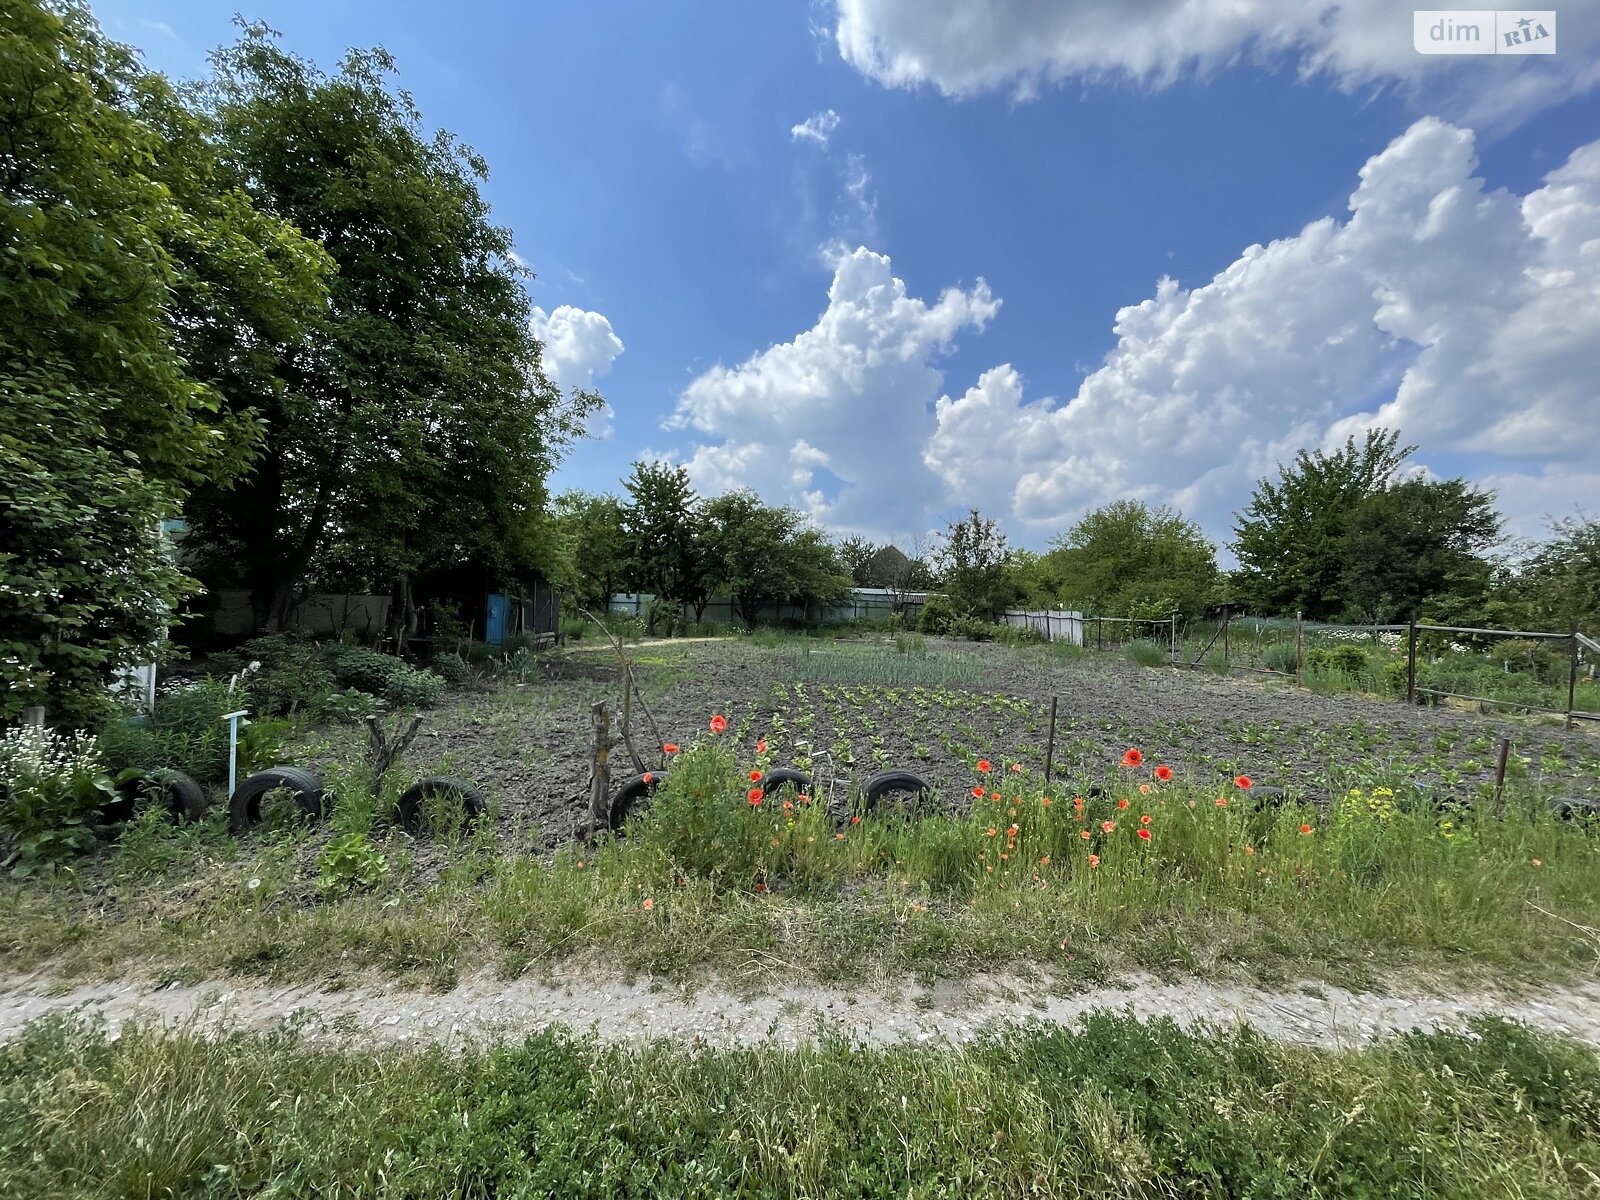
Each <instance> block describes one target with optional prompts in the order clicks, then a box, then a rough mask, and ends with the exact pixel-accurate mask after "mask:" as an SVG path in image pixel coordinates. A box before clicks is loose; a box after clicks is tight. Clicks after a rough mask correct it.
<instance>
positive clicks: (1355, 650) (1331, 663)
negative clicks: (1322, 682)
mask: <svg viewBox="0 0 1600 1200" xmlns="http://www.w3.org/2000/svg"><path fill="white" fill-rule="evenodd" d="M1306 666H1307V667H1310V668H1312V669H1313V670H1317V671H1323V672H1332V671H1338V672H1341V673H1343V674H1345V675H1355V676H1359V675H1362V674H1363V673H1365V671H1366V669H1367V652H1366V651H1365V650H1363V649H1362V648H1361V647H1360V646H1351V645H1342V646H1317V647H1315V648H1314V649H1311V650H1307V651H1306Z"/></svg>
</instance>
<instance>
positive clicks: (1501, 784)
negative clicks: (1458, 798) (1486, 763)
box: [1494, 737, 1511, 820]
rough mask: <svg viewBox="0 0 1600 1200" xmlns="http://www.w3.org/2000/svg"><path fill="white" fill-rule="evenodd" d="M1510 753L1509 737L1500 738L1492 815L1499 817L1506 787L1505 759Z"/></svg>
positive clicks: (1495, 769) (1495, 770) (1495, 766)
mask: <svg viewBox="0 0 1600 1200" xmlns="http://www.w3.org/2000/svg"><path fill="white" fill-rule="evenodd" d="M1510 754H1511V739H1510V738H1505V737H1503V738H1501V739H1500V757H1499V759H1498V761H1496V763H1495V765H1494V815H1495V818H1496V819H1497V820H1498V819H1499V817H1500V805H1501V798H1502V795H1503V793H1504V792H1505V787H1506V759H1507V758H1508V757H1509V756H1510Z"/></svg>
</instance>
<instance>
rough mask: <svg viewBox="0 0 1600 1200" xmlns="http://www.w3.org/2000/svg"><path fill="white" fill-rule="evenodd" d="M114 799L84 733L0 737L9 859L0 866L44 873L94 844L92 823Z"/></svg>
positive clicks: (28, 729) (2, 822)
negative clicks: (9, 847)
mask: <svg viewBox="0 0 1600 1200" xmlns="http://www.w3.org/2000/svg"><path fill="white" fill-rule="evenodd" d="M115 795H116V789H115V787H113V785H112V783H111V779H110V777H109V776H108V775H107V774H106V773H105V771H104V770H103V769H102V762H101V758H100V751H99V747H98V746H97V745H96V744H95V739H94V738H93V737H91V736H89V735H88V734H84V733H73V734H61V733H56V732H54V731H53V730H49V729H45V728H43V727H42V726H37V725H24V726H21V727H19V728H13V729H8V730H6V732H5V734H4V736H3V737H0V828H3V829H4V830H5V832H6V833H7V834H8V835H9V836H10V840H11V843H12V849H11V853H10V855H9V856H8V857H7V858H6V859H5V861H4V863H0V866H8V867H10V868H11V873H12V874H13V875H17V876H26V875H33V874H36V873H40V872H49V871H52V870H54V869H55V868H56V867H57V866H58V865H60V864H61V863H63V862H65V861H67V860H68V859H70V858H72V857H74V856H75V855H78V854H82V853H83V852H85V851H86V850H89V849H90V848H92V847H93V846H94V841H95V836H94V822H95V818H96V817H97V816H98V815H99V813H100V809H101V808H102V807H104V805H105V803H106V801H107V800H109V799H111V798H112V797H114V796H115Z"/></svg>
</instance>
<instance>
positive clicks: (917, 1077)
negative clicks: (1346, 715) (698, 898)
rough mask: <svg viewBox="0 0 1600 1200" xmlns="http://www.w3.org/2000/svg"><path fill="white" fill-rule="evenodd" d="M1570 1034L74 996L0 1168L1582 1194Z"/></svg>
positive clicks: (157, 1187) (400, 1179) (1034, 1190)
mask: <svg viewBox="0 0 1600 1200" xmlns="http://www.w3.org/2000/svg"><path fill="white" fill-rule="evenodd" d="M1597 1120H1600V1067H1597V1065H1596V1061H1595V1057H1594V1055H1593V1054H1592V1053H1591V1052H1589V1051H1588V1050H1586V1049H1584V1048H1582V1047H1579V1046H1576V1045H1573V1044H1569V1043H1564V1042H1560V1041H1557V1040H1554V1039H1552V1038H1548V1037H1544V1036H1540V1035H1538V1034H1535V1033H1532V1032H1530V1031H1528V1030H1526V1029H1524V1028H1522V1027H1519V1026H1515V1025H1510V1024H1506V1023H1502V1022H1497V1021H1488V1020H1480V1021H1476V1022H1474V1023H1473V1024H1472V1026H1471V1027H1470V1029H1469V1030H1468V1031H1466V1032H1462V1033H1456V1032H1450V1033H1428V1034H1421V1033H1419V1034H1411V1035H1407V1036H1404V1037H1400V1038H1397V1039H1394V1040H1392V1041H1390V1042H1387V1043H1384V1044H1381V1045H1379V1046H1376V1047H1374V1048H1371V1049H1367V1050H1362V1051H1346V1052H1339V1053H1332V1052H1321V1051H1314V1050H1308V1049H1300V1048H1292V1047H1287V1046H1283V1045H1277V1044H1274V1043H1272V1042H1270V1041H1267V1040H1266V1039H1264V1038H1262V1037H1261V1036H1259V1035H1257V1034H1254V1033H1252V1032H1250V1031H1248V1030H1244V1029H1222V1028H1216V1027H1204V1026H1202V1027H1200V1028H1197V1029H1195V1030H1192V1031H1187V1032H1186V1031H1184V1030H1182V1029H1180V1028H1179V1027H1177V1026H1176V1025H1175V1024H1174V1023H1172V1022H1170V1021H1156V1022H1151V1023H1148V1024H1146V1023H1141V1022H1139V1021H1136V1020H1134V1019H1132V1018H1131V1017H1127V1016H1119V1015H1113V1014H1096V1015H1093V1016H1090V1017H1089V1018H1087V1019H1086V1020H1085V1021H1084V1022H1083V1023H1082V1025H1081V1027H1080V1028H1078V1029H1075V1030H1071V1031H1044V1030H1039V1029H1034V1030H1030V1031H1025V1032H1011V1033H1007V1034H1004V1035H997V1036H993V1037H991V1038H989V1039H988V1040H985V1041H983V1042H981V1043H979V1044H977V1045H975V1046H973V1047H971V1048H970V1049H967V1050H964V1051H963V1050H956V1049H945V1048H925V1047H910V1048H891V1049H875V1050H865V1049H861V1048H852V1047H849V1046H847V1045H845V1044H843V1043H841V1042H838V1041H831V1040H825V1041H823V1042H822V1043H821V1044H819V1045H815V1046H806V1047H803V1048H800V1049H796V1050H783V1049H779V1048H776V1047H775V1046H771V1045H768V1046H764V1047H762V1048H759V1049H751V1050H738V1051H700V1052H691V1051H688V1050H686V1049H680V1048H676V1047H672V1046H668V1045H653V1046H648V1047H643V1048H617V1047H611V1048H607V1047H604V1046H601V1045H599V1044H597V1043H596V1042H594V1041H593V1040H572V1039H569V1038H568V1037H566V1036H563V1035H560V1034H554V1033H547V1034H540V1035H537V1036H533V1037H530V1038H528V1039H527V1040H525V1041H523V1042H521V1043H520V1044H513V1045H499V1046H494V1047H490V1048H484V1049H468V1050H466V1051H464V1052H462V1053H460V1054H459V1055H450V1054H447V1053H444V1052H442V1051H440V1050H437V1049H428V1050H423V1049H410V1048H395V1049H388V1050H372V1049H365V1048H354V1049H352V1048H345V1049H333V1048H329V1047H326V1046H317V1045H313V1044H309V1043H308V1042H306V1041H304V1040H301V1039H299V1038H297V1037H296V1036H294V1035H293V1034H276V1035H270V1036H253V1035H247V1034H243V1033H234V1034H232V1035H229V1036H224V1037H220V1038H218V1037H209V1036H205V1035H203V1034H201V1033H200V1032H197V1031H193V1030H186V1029H180V1030H177V1031H173V1032H165V1033H164V1032H161V1031H158V1030H155V1029H151V1028H148V1027H137V1026H129V1027H124V1028H123V1030H122V1032H121V1035H120V1037H118V1038H117V1039H115V1040H112V1039H111V1038H109V1037H108V1036H107V1035H106V1033H105V1032H104V1031H102V1030H96V1029H92V1028H86V1027H82V1026H74V1025H71V1024H68V1023H65V1022H63V1021H59V1020H57V1021H51V1022H47V1023H42V1024H37V1025H34V1026H33V1027H31V1028H30V1029H29V1030H28V1032H27V1033H26V1034H25V1035H24V1036H23V1037H22V1038H20V1039H19V1040H17V1041H15V1042H13V1043H11V1044H9V1045H7V1046H6V1047H4V1048H3V1049H0V1185H3V1187H4V1190H5V1194H7V1195H11V1196H18V1197H22V1196H27V1197H30V1198H33V1200H54V1198H65V1197H73V1198H74V1200H77V1198H96V1197H107V1198H110V1197H118V1198H121V1197H131V1196H139V1197H146V1196H184V1197H186V1196H194V1197H199V1196H220V1195H230V1196H234V1195H261V1196H268V1195H270V1196H273V1197H280V1198H284V1200H287V1198H290V1197H316V1198H318V1200H321V1198H323V1197H329V1196H340V1197H379V1196H385V1197H402V1196H403V1197H423V1196H426V1197H450V1196H462V1197H486V1196H563V1197H586V1196H594V1197H606V1198H607V1200H609V1198H611V1197H618V1196H650V1197H666V1196H735V1195H737V1196H796V1197H798V1196H828V1197H846V1196H885V1197H889V1196H895V1197H898V1196H962V1197H967V1196H1022V1195H1039V1196H1109V1197H1144V1196H1260V1197H1267V1196H1372V1197H1430V1198H1431V1197H1463V1198H1465V1197H1473V1198H1483V1197H1526V1196H1548V1197H1566V1196H1572V1197H1578V1196H1588V1195H1592V1194H1593V1181H1594V1179H1595V1178H1596V1177H1597V1174H1600V1142H1597V1140H1596V1134H1595V1129H1596V1124H1597Z"/></svg>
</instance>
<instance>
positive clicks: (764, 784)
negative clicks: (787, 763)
mask: <svg viewBox="0 0 1600 1200" xmlns="http://www.w3.org/2000/svg"><path fill="white" fill-rule="evenodd" d="M791 785H792V786H793V787H794V790H795V791H797V792H809V791H810V790H811V776H809V775H807V774H806V773H805V772H804V771H799V770H796V769H795V768H794V767H773V768H772V770H770V771H768V772H767V773H766V774H765V775H763V776H762V777H761V790H762V792H763V793H765V794H766V795H768V796H770V795H772V793H773V792H775V791H777V790H778V789H779V788H781V787H788V786H791Z"/></svg>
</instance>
